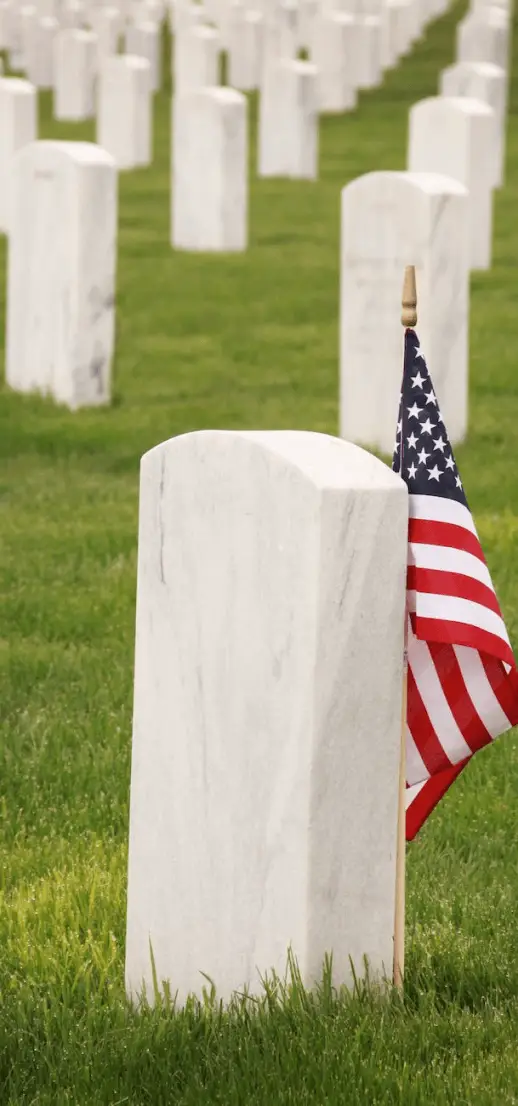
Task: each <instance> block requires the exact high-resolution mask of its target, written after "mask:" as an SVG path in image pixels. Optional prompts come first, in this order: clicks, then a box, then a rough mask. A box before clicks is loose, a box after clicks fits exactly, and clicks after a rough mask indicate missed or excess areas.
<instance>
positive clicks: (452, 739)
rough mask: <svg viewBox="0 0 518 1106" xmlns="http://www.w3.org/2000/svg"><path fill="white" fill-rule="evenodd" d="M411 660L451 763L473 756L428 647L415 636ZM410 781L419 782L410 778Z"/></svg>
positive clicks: (423, 697) (425, 703) (430, 717)
mask: <svg viewBox="0 0 518 1106" xmlns="http://www.w3.org/2000/svg"><path fill="white" fill-rule="evenodd" d="M408 659H409V664H410V667H411V669H412V675H413V677H414V680H415V682H416V684H417V689H418V691H419V694H420V696H421V699H422V700H423V703H424V706H425V708H426V712H427V714H428V717H429V719H430V722H431V724H432V726H433V728H434V730H435V732H436V734H438V735H439V736H440V742H441V745H442V747H443V749H444V752H445V754H446V756H447V757H448V760H449V761H450V763H451V764H458V762H459V760H464V759H465V757H469V756H471V752H472V751H471V749H470V747H469V745H468V744H467V742H466V741H465V740H464V737H463V734H462V732H461V730H459V727H458V725H457V723H456V721H455V718H454V715H453V713H452V711H451V708H450V705H449V703H448V700H447V698H446V695H445V694H444V691H443V688H442V684H441V681H440V679H439V676H438V674H437V669H436V667H435V665H434V663H433V660H432V657H431V655H430V650H429V648H428V645H427V644H426V642H425V641H419V640H418V638H416V637H415V636H414V634H412V635H411V636H410V635H409V638H408ZM408 782H409V783H416V782H417V781H416V780H415V779H412V777H411V776H410V775H409V776H408Z"/></svg>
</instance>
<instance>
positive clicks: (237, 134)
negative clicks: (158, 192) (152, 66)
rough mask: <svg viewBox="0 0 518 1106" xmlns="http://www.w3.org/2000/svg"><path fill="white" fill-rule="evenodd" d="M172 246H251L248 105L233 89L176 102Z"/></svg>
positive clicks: (224, 248) (208, 248) (205, 248)
mask: <svg viewBox="0 0 518 1106" xmlns="http://www.w3.org/2000/svg"><path fill="white" fill-rule="evenodd" d="M172 122H173V136H172V143H171V147H172V189H171V207H172V211H171V244H172V245H173V246H175V247H176V248H177V249H182V250H196V251H198V250H201V251H212V250H216V251H222V252H234V251H241V250H244V249H246V246H247V240H248V126H247V102H246V98H245V97H244V96H243V94H242V93H241V92H235V91H234V89H230V88H201V89H195V90H194V91H192V92H187V93H185V94H184V95H181V96H175V97H174V100H173V111H172Z"/></svg>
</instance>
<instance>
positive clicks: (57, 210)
mask: <svg viewBox="0 0 518 1106" xmlns="http://www.w3.org/2000/svg"><path fill="white" fill-rule="evenodd" d="M13 196H14V199H13V207H12V218H11V229H10V235H9V258H8V275H7V339H6V379H7V383H8V384H9V385H10V387H11V388H14V389H15V390H16V391H19V392H40V393H42V394H44V395H50V396H52V397H53V398H54V399H56V400H57V401H58V402H60V403H64V404H66V406H67V407H70V408H71V409H72V410H75V409H76V408H78V407H84V406H94V405H95V406H96V405H98V404H104V403H108V402H109V399H110V384H111V362H112V355H113V344H114V319H115V306H114V296H115V260H116V232H117V171H116V167H115V163H114V161H113V159H112V158H111V157H110V155H109V154H107V153H106V151H105V150H101V149H100V147H99V146H94V145H92V144H90V143H86V142H34V143H32V144H31V145H30V146H26V147H24V149H23V150H21V151H20V152H19V153H18V154H17V155H16V157H15V158H14V162H13Z"/></svg>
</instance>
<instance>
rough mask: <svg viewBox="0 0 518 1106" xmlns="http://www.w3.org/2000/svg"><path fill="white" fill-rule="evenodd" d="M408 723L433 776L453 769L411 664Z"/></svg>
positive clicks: (418, 748)
mask: <svg viewBox="0 0 518 1106" xmlns="http://www.w3.org/2000/svg"><path fill="white" fill-rule="evenodd" d="M407 723H408V728H409V730H410V733H411V734H412V737H413V739H414V742H415V745H416V748H417V750H418V752H419V755H420V757H421V760H422V761H423V764H424V766H425V768H426V770H427V772H429V773H430V775H431V776H433V775H434V774H435V773H436V772H442V771H443V770H444V769H445V768H449V767H451V765H450V761H449V760H448V757H447V756H446V753H445V752H444V749H443V747H442V745H441V742H440V741H439V738H438V737H437V734H436V732H435V730H434V727H433V726H432V723H431V722H430V718H429V716H428V711H427V709H426V707H425V705H424V703H423V700H422V699H421V695H420V693H419V689H418V687H417V684H416V682H415V679H414V675H413V672H412V669H411V667H410V664H409V666H408V692H407Z"/></svg>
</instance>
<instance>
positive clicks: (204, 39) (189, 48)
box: [173, 26, 221, 96]
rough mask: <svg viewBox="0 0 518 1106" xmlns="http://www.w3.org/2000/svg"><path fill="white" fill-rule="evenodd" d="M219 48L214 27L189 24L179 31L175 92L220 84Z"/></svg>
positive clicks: (176, 52) (176, 41)
mask: <svg viewBox="0 0 518 1106" xmlns="http://www.w3.org/2000/svg"><path fill="white" fill-rule="evenodd" d="M220 49H221V41H220V36H219V34H218V32H217V31H216V30H215V29H214V28H213V27H203V26H193V27H187V28H186V29H185V30H183V31H181V32H179V33H178V34H177V36H176V39H175V44H174V72H173V84H174V90H175V95H177V96H182V95H183V94H184V93H186V92H192V91H194V90H195V89H197V88H214V87H215V86H216V85H219V83H220V79H219V51H220Z"/></svg>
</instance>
